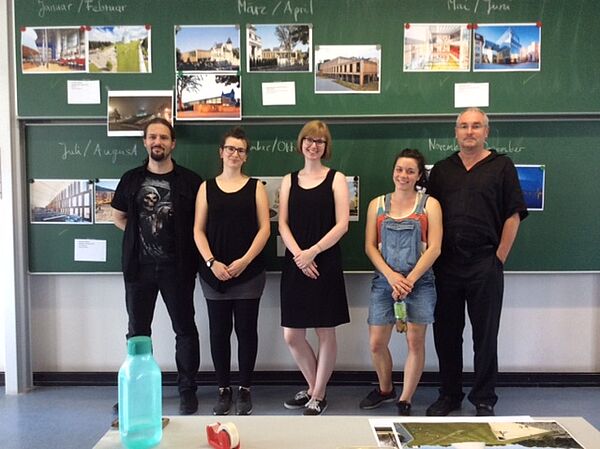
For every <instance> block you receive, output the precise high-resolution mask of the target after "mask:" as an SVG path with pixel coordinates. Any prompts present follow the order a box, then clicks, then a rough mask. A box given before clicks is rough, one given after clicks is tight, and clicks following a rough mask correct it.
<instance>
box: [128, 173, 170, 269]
mask: <svg viewBox="0 0 600 449" xmlns="http://www.w3.org/2000/svg"><path fill="white" fill-rule="evenodd" d="M172 178H173V173H172V172H171V173H167V174H164V175H157V174H154V173H150V172H149V171H146V177H145V179H144V181H143V182H142V185H141V187H140V189H139V190H138V192H137V194H136V198H135V200H136V206H137V213H138V217H139V220H138V231H139V233H138V238H139V243H140V246H139V247H140V252H139V256H140V262H141V263H143V264H149V263H169V262H173V261H174V260H175V227H174V226H175V225H174V217H173V214H174V212H175V211H174V210H173V202H172V200H171V182H172Z"/></svg>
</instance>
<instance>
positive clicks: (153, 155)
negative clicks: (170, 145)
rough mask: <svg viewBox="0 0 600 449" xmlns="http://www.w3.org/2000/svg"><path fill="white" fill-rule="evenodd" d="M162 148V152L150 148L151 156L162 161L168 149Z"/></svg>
mask: <svg viewBox="0 0 600 449" xmlns="http://www.w3.org/2000/svg"><path fill="white" fill-rule="evenodd" d="M161 149H162V150H163V151H162V153H155V152H154V149H151V150H150V157H151V158H152V160H154V161H157V162H160V161H162V160H163V159H164V158H165V155H166V151H165V150H164V148H161Z"/></svg>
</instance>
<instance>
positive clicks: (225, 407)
mask: <svg viewBox="0 0 600 449" xmlns="http://www.w3.org/2000/svg"><path fill="white" fill-rule="evenodd" d="M232 396H233V393H232V391H231V387H220V388H219V394H218V395H217V403H216V404H215V406H214V407H213V414H214V415H229V412H230V411H231V406H232V404H233V401H232Z"/></svg>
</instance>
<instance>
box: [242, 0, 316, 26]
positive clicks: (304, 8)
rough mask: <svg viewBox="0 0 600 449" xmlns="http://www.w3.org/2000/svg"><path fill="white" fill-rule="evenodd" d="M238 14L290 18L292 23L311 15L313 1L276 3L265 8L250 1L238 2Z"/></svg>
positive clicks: (289, 0)
mask: <svg viewBox="0 0 600 449" xmlns="http://www.w3.org/2000/svg"><path fill="white" fill-rule="evenodd" d="M237 4H238V14H240V15H241V14H247V15H250V16H256V17H259V16H275V15H279V16H291V17H293V18H294V21H298V18H299V17H300V18H302V16H312V15H313V0H305V1H303V2H298V1H295V2H294V1H291V0H287V1H283V0H281V1H278V2H277V3H276V4H275V6H273V7H270V6H265V5H262V4H259V3H256V2H253V1H251V0H238V2H237Z"/></svg>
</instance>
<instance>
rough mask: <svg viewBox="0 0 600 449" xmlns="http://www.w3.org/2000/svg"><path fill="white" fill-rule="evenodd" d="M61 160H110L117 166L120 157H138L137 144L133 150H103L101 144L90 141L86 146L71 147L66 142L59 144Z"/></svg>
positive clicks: (75, 144)
mask: <svg viewBox="0 0 600 449" xmlns="http://www.w3.org/2000/svg"><path fill="white" fill-rule="evenodd" d="M58 146H59V151H60V152H61V159H62V160H67V159H72V158H81V159H85V158H88V157H89V158H110V161H111V162H112V163H113V164H116V162H117V159H118V158H119V157H137V155H138V151H137V144H134V145H133V146H132V147H131V148H103V147H102V146H101V145H100V144H99V143H94V142H92V140H91V139H90V140H88V141H87V142H86V143H85V145H82V144H79V143H77V142H75V143H74V144H72V145H69V144H67V143H65V142H58Z"/></svg>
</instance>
